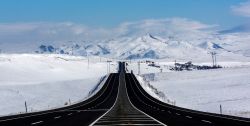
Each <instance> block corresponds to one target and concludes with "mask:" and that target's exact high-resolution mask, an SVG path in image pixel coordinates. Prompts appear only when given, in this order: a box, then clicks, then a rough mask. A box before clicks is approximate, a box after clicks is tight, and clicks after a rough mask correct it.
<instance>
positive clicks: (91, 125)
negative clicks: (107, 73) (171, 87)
mask: <svg viewBox="0 0 250 126" xmlns="http://www.w3.org/2000/svg"><path fill="white" fill-rule="evenodd" d="M119 78H120V76H119ZM114 83H115V82H114ZM119 88H120V82H119V86H118V93H117V96H116V99H115V103H114V104H113V106H112V107H111V108H110V109H109V110H108V111H107V112H105V113H104V114H103V115H102V116H100V117H99V118H98V119H96V120H95V121H94V122H92V123H91V124H90V126H93V125H94V124H95V123H96V122H97V121H98V120H100V119H101V118H102V117H103V116H105V115H106V114H107V113H108V112H109V111H111V110H112V109H113V108H114V106H115V104H116V102H117V99H118V95H119Z"/></svg>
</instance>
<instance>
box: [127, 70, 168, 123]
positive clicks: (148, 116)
mask: <svg viewBox="0 0 250 126" xmlns="http://www.w3.org/2000/svg"><path fill="white" fill-rule="evenodd" d="M125 74H126V73H125ZM124 79H125V78H124ZM124 82H125V88H126V92H127V93H126V94H127V97H128V100H129V102H130V104H131V105H132V106H133V107H134V108H135V109H136V110H138V111H139V112H141V113H143V114H145V115H147V116H148V117H150V118H152V119H153V120H155V121H156V122H158V123H160V124H162V125H164V126H167V125H166V124H164V123H162V122H160V121H159V120H157V119H155V118H154V117H152V116H150V115H148V114H146V113H145V112H143V111H141V110H140V109H138V108H136V107H135V106H134V105H133V104H132V102H131V101H130V98H129V96H128V91H127V84H126V81H125V80H124Z"/></svg>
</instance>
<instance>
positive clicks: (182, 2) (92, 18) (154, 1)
mask: <svg viewBox="0 0 250 126" xmlns="http://www.w3.org/2000/svg"><path fill="white" fill-rule="evenodd" d="M243 2H246V0H2V1H1V2H0V23H20V22H67V21H69V22H74V23H82V24H85V25H88V26H97V27H113V26H117V25H119V24H121V23H123V22H128V21H138V20H144V19H162V18H172V17H183V18H188V19H192V20H197V21H200V22H202V23H205V24H218V25H220V26H221V27H223V28H229V27H234V26H237V25H241V24H244V23H247V22H248V21H249V18H248V17H245V16H239V15H237V14H235V13H233V12H232V6H237V5H239V4H240V3H243Z"/></svg>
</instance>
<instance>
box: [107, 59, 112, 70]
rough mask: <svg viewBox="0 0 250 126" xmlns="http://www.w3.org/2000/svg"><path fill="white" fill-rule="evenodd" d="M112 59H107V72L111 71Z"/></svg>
mask: <svg viewBox="0 0 250 126" xmlns="http://www.w3.org/2000/svg"><path fill="white" fill-rule="evenodd" d="M111 62H112V61H111V60H107V73H110V63H111Z"/></svg>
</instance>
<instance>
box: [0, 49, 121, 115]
mask: <svg viewBox="0 0 250 126" xmlns="http://www.w3.org/2000/svg"><path fill="white" fill-rule="evenodd" d="M89 62H90V63H89V66H88V60H87V59H86V58H84V57H73V56H66V55H45V54H43V55H33V54H1V55H0V70H1V73H0V82H1V83H0V96H1V97H0V102H1V105H0V111H1V113H0V115H6V114H16V113H19V112H25V107H24V102H25V101H26V102H27V105H28V111H29V112H31V111H38V110H44V109H51V108H54V107H62V106H64V105H65V103H66V102H67V103H68V104H69V102H71V103H74V102H78V101H80V100H84V99H86V98H87V96H88V95H89V91H91V90H92V89H93V88H94V87H95V86H96V85H97V84H98V83H99V81H100V79H101V78H102V77H104V76H105V75H106V74H107V69H106V67H107V63H106V59H104V58H99V57H90V58H89ZM116 69H117V65H116V63H115V62H114V63H112V64H111V72H115V71H116Z"/></svg>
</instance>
